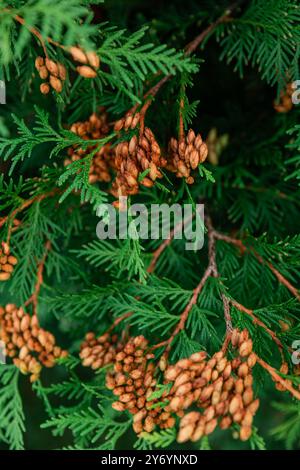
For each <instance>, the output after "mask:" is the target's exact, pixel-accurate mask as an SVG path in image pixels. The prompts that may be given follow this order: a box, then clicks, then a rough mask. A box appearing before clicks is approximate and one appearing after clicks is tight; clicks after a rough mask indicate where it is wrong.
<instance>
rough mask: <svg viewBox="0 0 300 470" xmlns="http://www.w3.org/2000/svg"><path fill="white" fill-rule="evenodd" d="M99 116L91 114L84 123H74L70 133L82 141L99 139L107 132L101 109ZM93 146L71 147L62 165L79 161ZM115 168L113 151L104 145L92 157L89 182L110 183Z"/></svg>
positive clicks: (103, 112)
mask: <svg viewBox="0 0 300 470" xmlns="http://www.w3.org/2000/svg"><path fill="white" fill-rule="evenodd" d="M99 112H100V114H99V115H98V114H95V113H93V114H91V116H90V117H89V119H88V120H87V121H84V122H76V123H74V124H73V125H72V126H71V129H70V130H71V131H72V132H74V133H75V134H77V135H79V136H80V137H81V138H82V139H88V140H93V139H101V138H103V137H105V136H106V135H107V134H108V132H109V125H108V116H107V113H106V112H105V111H104V109H103V108H101V109H100V110H99ZM94 148H95V146H93V145H91V146H89V147H87V148H85V149H84V150H83V149H80V148H78V147H72V148H69V149H68V158H66V159H65V160H64V165H65V166H66V165H69V164H70V163H72V162H73V161H76V160H80V159H81V158H84V157H85V156H86V155H88V154H90V153H91V152H92V151H93V150H94ZM114 168H115V149H113V148H112V147H111V146H110V144H109V143H108V144H105V145H104V146H103V147H101V149H100V150H99V151H98V152H97V153H96V154H95V155H94V157H93V161H92V164H91V168H90V175H89V181H90V183H96V182H98V181H101V182H102V181H104V182H109V181H111V172H112V170H113V169H114Z"/></svg>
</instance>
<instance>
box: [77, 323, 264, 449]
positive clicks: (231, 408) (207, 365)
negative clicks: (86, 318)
mask: <svg viewBox="0 0 300 470" xmlns="http://www.w3.org/2000/svg"><path fill="white" fill-rule="evenodd" d="M116 345H118V346H117V347H116ZM231 345H232V347H233V349H235V350H236V354H235V355H234V357H233V359H228V358H227V357H226V356H225V354H224V352H223V351H222V350H221V351H218V352H216V353H215V354H214V355H213V356H212V357H211V358H210V359H207V355H206V352H204V351H200V352H197V353H195V354H192V355H191V356H190V357H189V358H186V359H181V360H180V361H178V362H177V363H176V364H174V365H167V363H166V361H165V360H164V361H163V360H160V363H159V366H160V369H161V370H162V371H163V386H164V389H163V390H162V392H160V393H159V394H158V395H155V393H154V392H157V390H158V389H157V379H156V374H157V372H158V370H159V367H158V365H157V364H156V363H155V362H154V361H153V359H154V355H153V354H152V353H150V350H149V346H148V341H147V340H146V339H145V338H144V337H143V336H137V337H132V338H130V339H129V341H128V342H127V343H126V344H125V345H124V346H121V345H120V344H119V343H117V338H116V337H111V336H110V335H108V334H105V335H103V336H101V337H100V338H98V339H97V340H96V339H95V336H94V335H93V334H88V336H87V337H86V341H85V342H84V343H83V345H82V348H81V353H80V357H81V359H82V361H83V365H85V366H89V367H92V368H93V369H98V368H99V367H102V366H103V365H106V364H109V363H113V364H114V370H113V371H110V372H108V373H107V376H106V386H107V388H108V389H110V390H112V392H113V394H114V395H116V396H117V397H118V400H117V401H115V402H114V403H113V405H112V406H113V408H114V409H115V410H117V411H120V412H122V411H125V410H128V411H129V412H130V413H131V414H133V415H134V417H133V428H134V431H135V432H136V433H137V434H140V433H141V432H143V431H146V432H152V431H153V430H154V428H155V426H159V427H160V428H161V429H166V428H170V427H173V426H174V425H175V419H176V416H177V417H179V418H180V429H179V433H178V437H177V440H178V442H186V441H188V440H191V441H197V440H198V439H200V438H201V437H202V436H204V435H208V434H211V433H212V432H213V431H214V430H215V428H216V427H217V426H219V427H220V428H221V429H227V428H230V427H231V426H232V425H234V424H237V425H239V437H240V439H241V440H243V441H246V440H248V439H249V438H250V436H251V433H252V422H253V417H254V415H255V413H256V411H257V409H258V407H259V399H254V393H253V377H252V368H253V367H254V365H255V364H256V355H255V353H254V352H253V351H252V340H251V339H250V338H249V333H248V331H247V330H243V331H242V332H240V331H238V330H233V332H232V336H231ZM190 407H198V408H199V411H190V412H187V413H186V414H185V412H186V410H188V409H190Z"/></svg>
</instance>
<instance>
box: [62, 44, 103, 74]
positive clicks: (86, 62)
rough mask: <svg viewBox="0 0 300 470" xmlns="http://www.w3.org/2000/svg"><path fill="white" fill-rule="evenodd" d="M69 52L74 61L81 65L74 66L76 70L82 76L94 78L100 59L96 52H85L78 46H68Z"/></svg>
mask: <svg viewBox="0 0 300 470" xmlns="http://www.w3.org/2000/svg"><path fill="white" fill-rule="evenodd" d="M69 52H70V54H71V56H72V58H73V60H74V61H75V62H79V63H80V64H83V65H78V66H77V67H76V70H77V72H78V73H79V75H81V76H82V77H84V78H95V77H96V76H97V72H96V70H97V69H99V67H100V59H99V57H98V56H97V54H96V52H93V51H90V52H85V51H84V50H83V49H81V48H80V47H70V49H69Z"/></svg>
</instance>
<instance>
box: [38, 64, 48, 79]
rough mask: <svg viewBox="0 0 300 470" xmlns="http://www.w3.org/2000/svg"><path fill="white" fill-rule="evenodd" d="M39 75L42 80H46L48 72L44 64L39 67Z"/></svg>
mask: <svg viewBox="0 0 300 470" xmlns="http://www.w3.org/2000/svg"><path fill="white" fill-rule="evenodd" d="M39 76H40V78H41V79H42V80H46V78H48V76H49V72H48V69H47V67H46V66H42V67H40V68H39Z"/></svg>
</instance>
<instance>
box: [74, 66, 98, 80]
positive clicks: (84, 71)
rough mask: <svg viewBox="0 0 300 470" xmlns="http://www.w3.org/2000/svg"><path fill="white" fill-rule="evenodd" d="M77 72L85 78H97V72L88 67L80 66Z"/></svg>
mask: <svg viewBox="0 0 300 470" xmlns="http://www.w3.org/2000/svg"><path fill="white" fill-rule="evenodd" d="M76 70H77V72H78V73H79V75H81V76H82V77H84V78H95V77H96V76H97V72H96V71H95V70H94V69H92V68H91V67H89V66H88V65H79V66H78V67H76Z"/></svg>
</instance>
